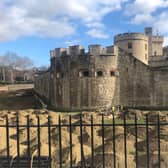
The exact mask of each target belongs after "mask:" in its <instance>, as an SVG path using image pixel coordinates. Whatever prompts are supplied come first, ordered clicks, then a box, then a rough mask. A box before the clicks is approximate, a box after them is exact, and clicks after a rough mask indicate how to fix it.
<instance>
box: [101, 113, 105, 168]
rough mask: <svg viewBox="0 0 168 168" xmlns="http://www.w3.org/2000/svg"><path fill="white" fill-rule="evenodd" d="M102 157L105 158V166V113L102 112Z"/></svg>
mask: <svg viewBox="0 0 168 168" xmlns="http://www.w3.org/2000/svg"><path fill="white" fill-rule="evenodd" d="M101 122H102V159H103V168H105V156H104V114H102V121H101Z"/></svg>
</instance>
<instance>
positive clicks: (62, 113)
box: [60, 111, 81, 116]
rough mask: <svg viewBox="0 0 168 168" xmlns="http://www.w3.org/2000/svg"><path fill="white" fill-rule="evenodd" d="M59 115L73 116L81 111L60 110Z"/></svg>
mask: <svg viewBox="0 0 168 168" xmlns="http://www.w3.org/2000/svg"><path fill="white" fill-rule="evenodd" d="M60 114H61V115H71V116H75V115H79V114H81V112H79V111H72V112H60Z"/></svg>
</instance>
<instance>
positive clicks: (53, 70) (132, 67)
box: [35, 28, 168, 110]
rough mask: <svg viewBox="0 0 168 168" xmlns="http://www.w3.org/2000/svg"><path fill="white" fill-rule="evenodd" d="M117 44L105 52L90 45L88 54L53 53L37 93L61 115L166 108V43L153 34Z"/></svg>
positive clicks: (121, 38) (126, 37)
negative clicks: (123, 108) (114, 108)
mask: <svg viewBox="0 0 168 168" xmlns="http://www.w3.org/2000/svg"><path fill="white" fill-rule="evenodd" d="M114 43H115V44H116V45H115V46H109V47H105V48H104V47H102V46H101V45H90V46H89V49H88V52H86V51H85V50H84V48H83V47H82V46H70V47H68V48H56V49H54V50H52V51H51V52H50V55H51V66H50V71H49V72H47V73H44V74H42V75H39V76H38V77H37V78H36V80H35V90H36V92H37V93H38V94H39V95H41V96H42V97H45V98H46V99H47V100H48V101H49V102H50V104H51V105H53V106H54V107H55V108H57V109H61V110H88V109H98V108H100V107H104V108H110V107H111V106H118V105H121V106H130V107H166V106H167V104H168V94H167V93H168V87H167V82H168V81H167V79H168V75H167V74H168V68H167V67H168V61H167V59H166V57H163V55H160V54H162V51H163V50H162V43H163V37H161V36H153V35H152V30H151V28H149V29H146V30H145V34H142V33H124V34H120V35H117V36H115V39H114ZM128 43H131V48H129V47H128ZM155 51H156V52H155ZM166 52H167V49H166V48H165V50H164V53H165V55H166Z"/></svg>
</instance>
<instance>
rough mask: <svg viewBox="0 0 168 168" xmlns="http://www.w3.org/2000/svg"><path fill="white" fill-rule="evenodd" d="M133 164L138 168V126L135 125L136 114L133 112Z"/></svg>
mask: <svg viewBox="0 0 168 168" xmlns="http://www.w3.org/2000/svg"><path fill="white" fill-rule="evenodd" d="M134 123H135V164H136V168H138V127H137V115H136V114H135V122H134Z"/></svg>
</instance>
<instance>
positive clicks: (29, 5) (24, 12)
mask: <svg viewBox="0 0 168 168" xmlns="http://www.w3.org/2000/svg"><path fill="white" fill-rule="evenodd" d="M126 1H127V0H103V1H102V0H94V1H93V0H85V1H84V0H64V1H60V0H48V1H46V0H1V1H0V20H1V26H0V41H6V40H12V39H17V38H19V37H22V36H43V37H63V36H67V35H72V34H73V33H75V31H76V26H74V25H75V24H76V25H77V24H78V23H77V22H80V23H82V24H84V25H86V26H87V27H88V28H91V27H99V28H100V27H101V28H103V27H104V25H103V24H102V19H103V17H104V16H106V15H107V14H108V13H110V12H112V11H115V10H120V9H121V5H122V3H124V2H126Z"/></svg>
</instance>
